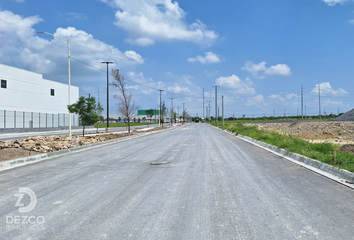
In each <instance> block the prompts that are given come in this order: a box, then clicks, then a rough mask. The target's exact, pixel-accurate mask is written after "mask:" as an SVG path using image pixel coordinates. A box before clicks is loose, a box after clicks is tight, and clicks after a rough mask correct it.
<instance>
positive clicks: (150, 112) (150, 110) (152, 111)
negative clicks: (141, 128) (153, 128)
mask: <svg viewBox="0 0 354 240" xmlns="http://www.w3.org/2000/svg"><path fill="white" fill-rule="evenodd" d="M154 112H155V110H154V109H152V108H150V109H149V110H146V115H147V116H149V121H148V127H149V126H150V124H149V123H150V121H151V118H152V116H154Z"/></svg>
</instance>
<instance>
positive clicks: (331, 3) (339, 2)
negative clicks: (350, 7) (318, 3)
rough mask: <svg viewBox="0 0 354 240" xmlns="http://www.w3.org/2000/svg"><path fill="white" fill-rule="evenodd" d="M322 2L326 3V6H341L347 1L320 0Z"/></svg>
mask: <svg viewBox="0 0 354 240" xmlns="http://www.w3.org/2000/svg"><path fill="white" fill-rule="evenodd" d="M322 1H323V2H325V3H327V4H328V6H334V5H336V4H343V3H345V2H347V1H348V0H322Z"/></svg>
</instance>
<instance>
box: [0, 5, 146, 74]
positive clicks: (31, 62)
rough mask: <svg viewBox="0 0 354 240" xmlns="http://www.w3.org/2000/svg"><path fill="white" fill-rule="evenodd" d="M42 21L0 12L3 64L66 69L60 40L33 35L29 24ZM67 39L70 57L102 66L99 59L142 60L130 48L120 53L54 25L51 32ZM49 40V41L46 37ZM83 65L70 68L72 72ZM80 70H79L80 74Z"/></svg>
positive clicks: (43, 69) (125, 63)
mask: <svg viewBox="0 0 354 240" xmlns="http://www.w3.org/2000/svg"><path fill="white" fill-rule="evenodd" d="M41 21H43V20H42V19H41V18H39V17H38V16H30V17H21V16H19V15H16V14H14V13H12V12H10V11H0V42H1V45H0V57H1V59H2V60H3V63H7V64H12V63H16V65H24V66H28V67H29V68H30V69H31V70H32V71H35V72H39V73H42V74H46V73H51V74H52V75H55V74H56V73H58V72H65V71H64V69H65V68H67V65H66V61H63V59H65V58H67V51H66V45H67V43H66V42H65V41H63V40H60V39H57V38H53V37H52V36H49V35H47V34H37V33H36V31H35V30H34V28H33V25H35V24H37V23H39V22H41ZM53 34H54V35H56V36H60V37H62V38H64V39H70V47H71V49H70V50H71V57H72V58H73V59H72V63H73V65H74V64H75V63H74V60H75V59H78V60H80V61H83V62H86V63H88V64H90V65H92V66H94V67H97V68H102V64H101V61H107V60H109V61H113V62H115V63H116V64H118V66H123V67H124V66H125V67H129V66H136V65H139V64H142V63H144V60H143V58H142V57H141V56H140V55H139V54H138V53H136V52H134V51H126V52H125V53H123V52H121V51H120V50H118V49H117V48H115V47H113V46H111V45H108V44H106V43H104V42H102V41H100V40H98V39H95V38H94V37H93V36H92V35H91V34H89V33H87V32H85V31H82V30H77V29H75V28H73V27H68V28H58V29H57V30H56V31H55V32H54V33H53ZM48 39H49V40H48ZM83 67H85V65H83V64H81V65H77V68H75V67H73V68H72V73H73V74H75V71H78V68H81V69H83ZM86 72H87V71H86ZM83 74H84V72H81V75H83Z"/></svg>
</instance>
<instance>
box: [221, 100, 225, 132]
mask: <svg viewBox="0 0 354 240" xmlns="http://www.w3.org/2000/svg"><path fill="white" fill-rule="evenodd" d="M221 99H222V126H224V95H222V97H221Z"/></svg>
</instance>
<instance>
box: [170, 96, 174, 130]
mask: <svg viewBox="0 0 354 240" xmlns="http://www.w3.org/2000/svg"><path fill="white" fill-rule="evenodd" d="M170 99H171V126H173V123H172V121H173V115H174V114H173V99H174V98H170Z"/></svg>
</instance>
